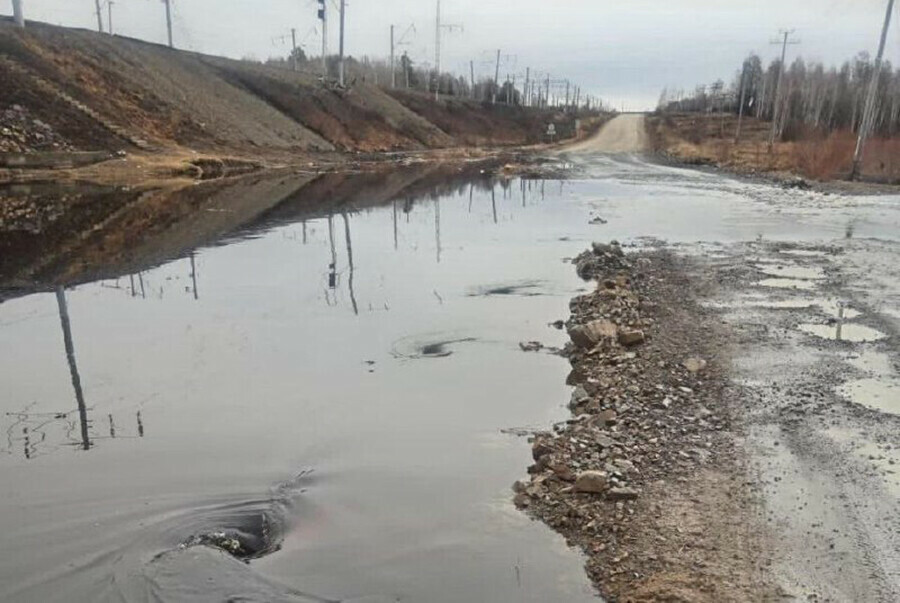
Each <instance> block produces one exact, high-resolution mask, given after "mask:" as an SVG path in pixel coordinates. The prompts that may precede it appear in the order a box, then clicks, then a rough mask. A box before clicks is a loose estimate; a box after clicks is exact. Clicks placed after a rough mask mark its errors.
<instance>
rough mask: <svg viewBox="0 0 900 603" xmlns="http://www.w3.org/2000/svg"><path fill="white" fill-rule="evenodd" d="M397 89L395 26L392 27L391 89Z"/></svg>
mask: <svg viewBox="0 0 900 603" xmlns="http://www.w3.org/2000/svg"><path fill="white" fill-rule="evenodd" d="M396 87H397V73H396V71H395V70H394V26H393V25H391V88H396Z"/></svg>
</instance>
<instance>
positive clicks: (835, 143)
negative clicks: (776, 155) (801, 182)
mask: <svg viewBox="0 0 900 603" xmlns="http://www.w3.org/2000/svg"><path fill="white" fill-rule="evenodd" d="M855 145H856V137H855V136H854V134H853V132H851V131H849V130H840V131H837V132H833V133H832V134H830V135H828V136H824V135H822V134H815V135H813V136H812V137H811V138H808V139H806V140H803V141H802V142H798V143H796V144H794V145H793V153H794V157H793V159H794V161H795V162H796V165H797V168H798V169H799V170H800V172H801V173H803V175H804V176H806V177H807V178H814V179H816V180H828V179H830V178H834V177H836V176H839V175H841V174H844V173H847V174H849V173H850V168H851V166H852V163H853V150H854V148H855Z"/></svg>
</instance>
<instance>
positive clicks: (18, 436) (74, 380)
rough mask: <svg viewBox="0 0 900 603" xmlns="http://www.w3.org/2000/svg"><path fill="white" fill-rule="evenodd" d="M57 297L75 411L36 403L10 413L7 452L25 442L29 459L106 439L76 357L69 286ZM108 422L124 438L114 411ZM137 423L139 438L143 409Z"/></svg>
mask: <svg viewBox="0 0 900 603" xmlns="http://www.w3.org/2000/svg"><path fill="white" fill-rule="evenodd" d="M55 297H56V305H57V311H58V314H59V323H60V328H61V330H62V336H63V349H64V351H65V355H66V363H67V364H68V368H69V378H70V382H71V385H72V391H73V393H74V396H75V410H70V411H56V412H39V411H35V410H34V408H35V406H36V404H34V403H32V404H30V405H28V406H27V407H25V408H24V409H22V410H20V411H13V412H7V413H6V416H7V417H10V418H11V419H12V423H11V424H10V425H9V427H7V429H6V444H7V446H6V450H5V452H7V453H8V454H13V453H14V451H15V450H16V449H17V448H19V445H18V444H17V442H21V448H19V449H20V450H21V451H22V455H23V456H24V457H25V458H26V459H28V460H31V459H34V458H36V457H39V456H43V455H45V454H49V453H51V452H53V451H54V450H56V449H58V448H59V447H60V446H63V445H76V446H77V447H78V448H80V449H81V450H90V449H91V448H93V447H94V446H95V445H96V441H97V440H98V439H103V438H102V436H97V434H96V433H95V432H94V430H93V421H92V420H91V418H90V416H89V412H90V411H91V410H92V409H91V408H88V405H87V403H86V402H85V396H84V389H83V387H82V383H81V373H80V372H79V370H78V362H77V360H76V357H75V342H74V339H73V337H72V321H71V318H70V315H69V305H68V300H67V298H66V291H65V288H63V287H57V289H56V291H55ZM73 416H74V418H73ZM107 422H108V431H109V438H110V439H115V438H117V437H121V435H120V434H119V432H118V430H117V425H116V421H115V417H114V416H113V413H107ZM136 423H137V434H138V437H144V423H143V418H142V416H141V411H140V410H138V411H137V412H136Z"/></svg>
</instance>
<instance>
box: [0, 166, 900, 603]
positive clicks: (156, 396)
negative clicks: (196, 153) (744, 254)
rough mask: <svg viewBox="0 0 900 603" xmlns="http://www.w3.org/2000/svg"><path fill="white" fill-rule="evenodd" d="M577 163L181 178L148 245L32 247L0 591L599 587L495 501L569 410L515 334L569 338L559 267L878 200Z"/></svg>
mask: <svg viewBox="0 0 900 603" xmlns="http://www.w3.org/2000/svg"><path fill="white" fill-rule="evenodd" d="M586 169H588V170H589V173H590V175H591V177H592V179H591V180H583V181H577V182H569V183H559V182H541V181H523V180H512V181H505V182H503V183H502V185H501V184H500V183H497V182H494V181H491V180H490V179H487V178H486V177H484V176H479V175H475V177H474V178H473V179H472V180H471V183H470V182H469V181H466V180H465V179H462V178H460V177H459V176H457V177H455V178H453V179H452V180H451V181H439V180H435V179H433V178H432V179H431V180H428V179H425V180H424V181H423V182H428V185H427V186H426V185H424V184H423V182H418V183H413V184H412V185H411V184H410V183H409V182H408V181H405V180H403V178H402V177H401V176H398V175H397V174H393V175H391V176H389V177H388V178H387V181H386V182H377V178H373V177H370V176H359V177H357V178H355V179H349V180H346V179H345V180H344V181H336V182H335V181H331V180H329V179H328V178H327V177H324V178H321V179H317V180H313V181H311V182H310V179H309V178H307V179H306V181H305V183H304V184H302V185H300V186H298V187H295V188H297V190H294V189H292V187H291V186H290V185H289V184H290V183H289V182H281V181H279V182H277V183H275V184H273V185H272V186H270V187H269V188H268V189H266V190H268V191H270V192H269V193H267V194H260V193H259V189H258V188H254V186H256V184H254V185H253V186H244V188H241V186H243V185H235V187H234V188H233V189H229V190H225V191H223V190H222V187H219V188H218V189H215V194H214V195H213V194H211V195H210V197H209V199H207V200H203V199H201V198H200V196H199V195H198V193H197V192H196V190H195V191H194V192H192V193H191V195H192V196H191V197H190V202H191V203H195V205H196V207H198V208H200V209H199V211H200V212H201V213H200V215H202V216H203V220H202V221H197V222H193V223H191V222H189V221H187V222H184V221H182V222H178V223H176V224H175V225H174V226H173V227H172V228H171V229H170V230H168V231H165V232H162V233H153V234H154V236H157V235H158V237H157V239H155V240H157V241H158V245H157V246H156V247H155V248H154V247H153V245H151V244H149V243H147V242H146V241H139V242H135V244H134V245H125V247H126V248H127V249H126V251H127V252H123V255H122V257H115V258H112V259H110V260H109V262H107V263H106V264H104V262H103V260H102V256H103V253H101V252H102V251H104V250H107V251H108V245H107V246H103V245H98V246H96V247H94V248H91V247H90V246H89V242H88V243H85V244H84V246H83V247H82V248H81V249H85V250H87V251H85V252H83V253H82V254H81V257H79V258H76V259H77V260H78V261H73V262H69V263H67V264H63V265H54V264H52V263H51V262H46V261H43V260H42V261H43V263H42V264H41V265H42V266H44V272H45V273H46V274H47V275H50V276H46V277H44V280H41V279H40V278H39V279H38V281H39V282H41V283H48V284H47V285H46V286H43V285H42V289H43V291H42V292H36V293H31V294H28V295H22V291H23V290H22V289H21V288H20V289H19V290H18V293H16V294H15V295H18V297H13V298H11V299H8V300H7V301H5V302H4V303H2V305H0V382H2V383H3V384H4V389H3V396H2V398H0V412H2V414H0V421H2V422H3V425H2V433H3V434H5V439H4V440H3V441H0V450H2V452H3V454H2V455H0V471H2V475H3V482H4V488H3V490H2V495H0V534H2V535H3V544H4V555H3V557H2V561H0V599H2V600H4V601H82V600H83V601H105V600H117V601H118V600H128V601H145V600H153V601H191V600H196V601H224V600H248V601H354V600H356V601H397V600H399V601H430V602H438V603H441V602H451V601H453V602H455V601H567V602H573V601H589V600H596V598H595V594H594V591H593V589H592V588H591V586H590V585H589V584H588V582H587V579H586V578H585V576H584V572H583V570H582V568H581V565H582V559H581V557H580V556H579V555H578V554H577V553H576V552H575V551H573V550H571V549H569V548H567V547H566V545H565V543H564V542H563V540H562V539H561V538H560V537H558V536H557V535H555V534H554V533H553V532H551V531H550V530H549V529H547V528H546V527H545V526H543V525H542V524H539V523H536V522H532V521H530V520H529V519H528V518H527V517H526V516H525V515H524V514H522V513H519V512H518V511H516V510H515V509H514V507H513V505H512V503H511V497H512V494H511V491H510V486H511V484H512V483H513V482H514V481H515V480H516V479H519V478H520V477H522V476H523V473H524V468H525V466H526V465H527V464H528V463H529V461H530V451H529V449H528V445H527V442H526V440H525V439H524V438H523V437H521V435H516V434H521V433H523V432H525V431H527V430H528V429H531V428H536V429H546V428H547V427H548V426H549V425H550V424H552V423H553V422H554V421H557V420H561V419H563V418H565V417H566V415H567V411H565V409H564V404H563V403H564V402H565V401H567V398H568V390H567V388H566V387H565V385H564V382H565V375H566V372H567V369H568V367H567V363H566V362H565V361H564V360H563V359H562V358H560V357H557V356H554V355H552V354H550V353H547V352H546V350H545V351H541V352H524V351H522V349H520V347H519V343H520V342H525V341H533V340H537V341H540V342H542V343H544V344H545V345H548V346H559V345H562V344H563V343H564V341H565V335H564V333H562V332H560V331H558V330H555V329H553V328H551V327H550V326H549V324H550V323H552V322H554V321H556V320H559V319H565V318H566V317H567V316H568V302H569V299H570V298H571V297H572V296H573V295H575V294H577V293H578V292H579V291H581V290H583V289H584V288H585V285H584V284H583V283H581V282H579V281H578V280H577V278H576V277H575V275H574V270H573V268H572V266H571V265H570V264H567V263H565V262H564V261H563V260H564V259H565V258H571V257H572V256H575V255H577V254H578V253H579V252H580V251H582V250H583V249H584V248H585V247H586V246H587V245H588V244H589V243H590V241H591V240H593V239H598V240H609V239H614V238H618V239H620V240H626V241H627V240H635V239H638V238H639V237H642V236H654V237H659V238H664V239H666V240H669V241H670V242H673V243H677V242H686V243H696V242H697V241H707V242H717V241H718V242H732V241H753V240H756V239H759V238H764V239H769V238H780V239H790V240H832V239H838V238H841V237H843V236H844V232H845V230H846V228H847V224H848V223H852V224H854V228H855V231H856V233H857V236H866V237H886V238H892V237H895V236H896V232H897V228H898V224H900V221H898V212H896V211H895V209H894V202H893V200H890V199H888V200H884V201H883V200H876V199H873V200H866V201H859V200H853V199H850V200H838V199H825V198H823V197H821V196H819V195H815V194H809V195H804V196H798V195H797V194H795V193H793V192H789V191H781V190H778V189H775V188H772V187H767V186H761V185H757V184H751V183H743V182H738V181H733V180H728V179H724V178H722V177H720V176H716V175H711V174H702V173H697V172H691V171H686V170H677V169H674V168H665V167H659V166H651V165H648V164H646V163H643V162H641V161H640V160H635V159H624V160H622V159H617V160H614V159H595V160H593V162H592V163H591V164H590V165H589V166H587V168H586ZM202 190H207V189H202ZM235 191H237V192H235ZM788 199H789V200H790V203H785V201H786V200H788ZM135 202H136V203H139V202H140V201H139V200H138V201H135ZM179 228H180V229H179ZM191 237H194V239H198V240H201V242H202V243H203V245H200V246H198V245H197V244H196V241H194V243H193V244H188V241H190V240H192V239H191ZM147 238H151V239H152V237H147ZM111 240H112V239H111ZM710 248H711V249H715V247H714V246H713V247H710ZM698 249H701V250H702V249H705V247H703V246H701V247H699V248H698ZM88 251H90V253H88ZM34 253H35V254H36V255H35V257H37V258H38V259H42V254H43V251H42V250H40V249H39V248H37V251H34ZM22 257H23V258H25V257H26V256H25V255H22ZM98 257H100V258H101V259H99V260H98ZM142 258H144V259H142ZM173 258H174V259H173ZM26 259H27V258H26ZM2 265H4V266H5V265H7V264H2ZM148 265H156V266H157V267H155V268H148V267H147V266H148ZM51 276H52V278H51ZM101 277H102V278H101ZM804 282H805V281H804ZM810 282H815V281H810ZM56 285H67V286H66V287H65V288H59V287H56ZM19 286H20V287H21V285H19ZM245 561H246V562H248V563H245Z"/></svg>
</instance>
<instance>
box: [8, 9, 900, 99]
mask: <svg viewBox="0 0 900 603" xmlns="http://www.w3.org/2000/svg"><path fill="white" fill-rule="evenodd" d="M173 3H174V7H175V38H176V43H177V44H178V45H179V46H181V47H184V48H191V49H195V50H199V51H202V52H208V53H213V54H224V55H227V56H232V57H242V56H247V55H251V56H254V57H257V58H266V57H268V56H273V55H279V54H285V53H286V52H287V46H286V44H287V43H288V42H287V40H288V38H285V39H280V37H281V36H284V35H288V36H289V34H290V28H291V27H295V28H296V29H297V31H298V36H299V40H300V41H301V42H305V44H306V45H307V47H308V49H309V50H310V52H312V53H317V52H318V50H317V49H318V48H319V47H320V42H319V41H318V38H317V34H312V33H310V30H311V28H313V27H314V26H316V24H317V23H316V20H315V6H316V4H315V2H313V0H268V1H267V2H241V1H237V0H229V1H226V2H222V1H221V0H173ZM26 4H27V11H28V16H29V17H32V18H35V19H38V20H43V21H48V22H51V23H60V24H65V25H73V26H81V27H96V20H95V18H94V17H93V14H92V12H91V6H92V5H93V3H91V2H89V1H83V2H78V3H75V2H71V0H29V1H26ZM7 5H8V3H7ZM442 6H443V12H444V15H445V21H446V22H448V23H460V24H463V25H464V27H465V30H464V31H463V32H462V33H452V34H448V35H447V36H446V40H445V44H444V48H445V53H446V54H445V58H444V64H445V66H446V67H447V68H449V69H454V70H456V71H457V72H460V73H468V64H469V61H470V60H474V61H475V65H476V70H477V71H478V72H479V73H481V74H483V75H487V74H488V73H493V68H494V66H493V62H492V60H493V59H492V57H493V56H494V55H493V53H494V52H496V49H497V48H501V49H503V51H504V53H505V54H506V53H508V54H510V55H514V57H515V59H512V58H511V59H510V60H509V62H508V64H504V65H503V66H502V67H501V71H502V72H505V71H510V72H511V73H519V72H520V73H521V75H522V76H524V71H525V67H528V66H530V67H531V68H532V69H533V70H536V71H539V72H546V71H549V72H551V73H552V74H553V75H554V77H559V78H569V79H572V80H573V81H575V82H577V83H579V84H581V85H582V86H583V88H584V89H585V91H586V92H589V93H592V94H595V95H600V96H601V97H603V98H605V99H607V100H608V101H609V102H610V103H612V104H615V105H616V106H619V105H620V104H621V102H622V101H625V102H626V108H641V107H646V106H651V105H655V103H656V100H657V98H658V97H659V92H660V90H661V89H662V88H663V87H665V86H668V87H670V88H684V89H691V88H693V86H694V85H695V84H696V83H698V82H704V83H708V82H710V81H713V80H715V79H717V78H723V79H725V80H726V81H728V80H730V79H731V77H732V76H733V74H734V72H735V71H736V70H737V69H738V68H739V67H740V61H741V58H742V57H743V56H744V55H745V54H746V53H747V52H749V51H751V50H752V51H756V52H758V53H760V54H761V56H763V57H764V58H765V59H767V60H768V59H771V58H774V57H775V56H776V54H777V52H778V49H777V48H776V47H775V46H771V45H770V44H769V41H770V39H771V38H772V37H773V36H774V35H775V33H776V32H777V30H778V29H779V28H782V27H786V28H796V29H797V35H798V38H799V39H801V40H802V45H801V46H797V47H794V48H792V52H795V53H799V54H801V55H803V56H804V57H806V58H809V59H816V60H822V61H825V62H826V63H829V64H831V63H838V62H841V61H844V60H846V59H849V58H851V57H852V56H853V55H855V54H856V53H857V52H859V51H862V50H867V51H868V52H869V53H870V54H874V52H875V47H876V44H877V36H878V32H879V28H880V26H881V23H882V19H883V17H884V9H885V6H886V0H798V1H793V2H783V1H776V0H760V1H758V2H753V3H743V4H742V3H738V2H722V1H720V0H718V1H714V0H670V1H668V2H660V1H657V0H631V1H628V2H610V1H608V0H607V1H603V0H557V1H556V2H548V1H547V0H516V1H515V2H512V1H510V0H499V1H498V0H443V3H442ZM3 10H4V11H8V10H10V9H9V8H7V6H3ZM347 10H348V12H347V49H348V52H349V53H350V54H354V55H370V56H387V55H388V53H389V35H388V30H389V27H390V24H391V23H394V24H397V25H398V26H399V27H400V28H401V30H402V29H406V27H408V25H409V24H410V23H415V24H416V31H417V34H416V35H415V36H414V37H413V38H412V43H411V44H410V45H409V46H408V47H406V48H404V50H406V51H408V52H409V54H410V56H411V57H412V58H413V60H414V61H416V62H417V63H422V62H429V63H433V61H434V2H433V1H428V0H379V1H377V2H374V1H372V0H354V1H352V2H350V3H349V6H348V9H347ZM113 21H114V28H115V30H116V31H117V33H121V34H123V35H130V36H134V37H138V38H142V39H147V40H152V41H156V42H164V41H165V20H164V13H163V7H162V4H161V3H160V2H157V1H156V0H151V1H144V2H137V1H128V2H119V3H116V4H115V5H114V16H113ZM335 26H336V20H335V21H334V22H333V24H332V27H331V28H330V31H331V32H332V34H330V35H332V36H333V37H332V39H333V41H334V43H333V44H332V48H337V43H336V40H337V38H336V36H334V33H333V32H336V31H337V30H336V27H335ZM898 31H900V25H897V26H895V28H894V33H893V34H892V36H891V43H890V44H889V45H888V57H889V58H891V59H892V60H893V61H894V62H895V63H897V62H900V33H898Z"/></svg>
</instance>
